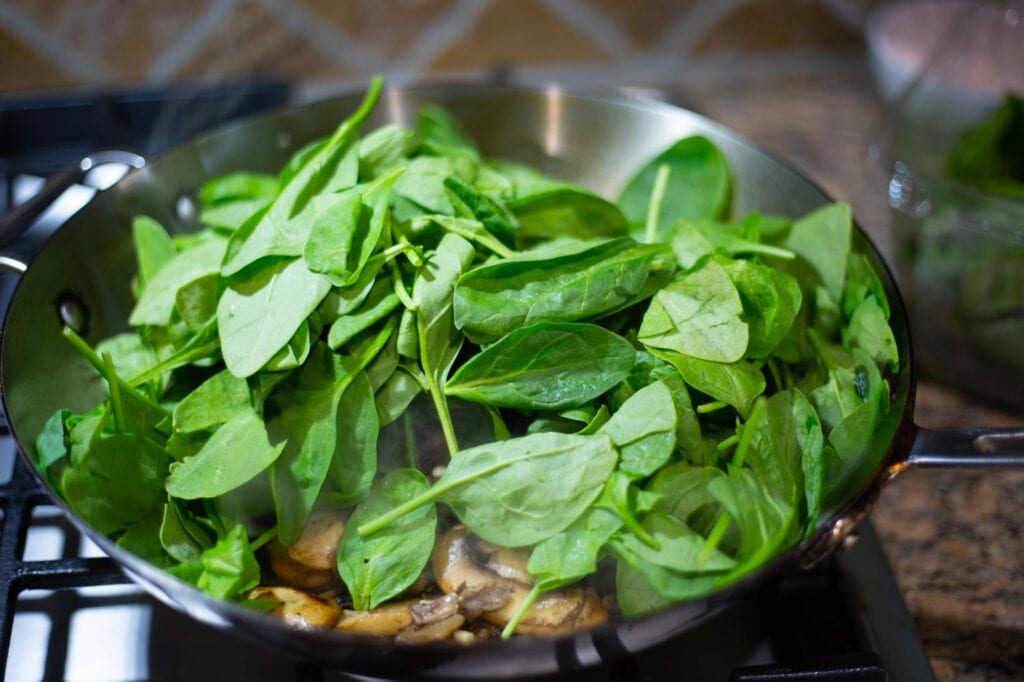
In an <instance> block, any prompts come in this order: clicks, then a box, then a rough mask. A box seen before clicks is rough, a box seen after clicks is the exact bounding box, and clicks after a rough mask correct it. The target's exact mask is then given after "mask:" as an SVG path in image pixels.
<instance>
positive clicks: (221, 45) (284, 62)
mask: <svg viewBox="0 0 1024 682" xmlns="http://www.w3.org/2000/svg"><path fill="white" fill-rule="evenodd" d="M351 75H352V74H351V72H349V71H348V70H346V69H345V67H343V66H341V65H340V64H338V63H337V61H336V60H335V59H333V58H332V57H331V56H330V55H327V54H324V53H323V52H322V51H320V50H319V49H318V48H317V47H316V46H315V45H313V44H312V43H311V41H309V40H308V39H307V38H306V37H305V36H302V35H299V34H298V33H295V32H293V31H291V30H290V29H289V28H288V27H287V26H285V25H284V23H283V22H282V21H281V20H280V19H279V18H278V17H276V16H274V15H273V14H271V13H269V12H267V11H266V10H264V9H263V8H262V7H260V6H259V5H257V4H255V3H253V2H248V1H247V2H243V3H241V4H239V5H238V6H237V7H235V8H234V10H233V11H232V12H230V13H229V14H228V15H227V16H226V17H225V18H224V20H223V21H222V22H221V25H220V26H218V27H217V28H216V29H215V30H213V31H212V32H211V34H210V36H209V37H208V38H207V39H206V40H205V41H204V42H203V43H201V44H200V45H199V46H198V47H197V49H196V51H195V52H194V53H193V54H192V56H191V58H189V59H188V61H187V62H186V63H185V64H184V65H183V67H182V68H181V69H180V70H179V71H178V72H177V73H176V74H175V78H178V79H181V78H193V79H200V80H207V81H210V80H224V79H227V78H237V77H266V78H284V79H287V80H290V81H303V80H306V81H309V80H321V79H330V78H345V77H351Z"/></svg>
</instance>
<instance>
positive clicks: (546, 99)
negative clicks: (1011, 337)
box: [0, 86, 1024, 679]
mask: <svg viewBox="0 0 1024 682" xmlns="http://www.w3.org/2000/svg"><path fill="white" fill-rule="evenodd" d="M357 99H358V96H357V95H351V96H344V97H339V98H336V99H332V100H328V101H324V102H320V103H316V104H312V105H308V106H304V107H301V108H298V109H291V110H284V111H280V112H277V113H274V114H270V115H266V116H261V117H258V118H254V119H250V120H247V121H243V122H240V123H236V124H231V125H229V126H226V127H224V128H222V129H220V130H218V131H216V132H214V133H211V134H208V135H205V136H203V137H200V138H198V139H197V140H195V141H194V142H192V143H190V144H188V145H185V146H183V147H180V148H178V149H176V150H174V151H172V152H170V153H168V154H167V155H165V156H164V157H162V158H160V159H158V160H156V161H154V162H152V163H150V164H148V165H147V166H146V167H145V168H143V169H141V170H138V171H135V172H133V173H131V174H130V175H128V176H127V177H125V179H124V180H122V181H121V182H120V183H119V184H117V185H116V186H114V187H113V188H112V189H110V190H108V191H106V192H103V193H101V194H100V195H98V196H97V197H96V198H95V199H94V200H93V201H92V202H91V203H90V204H89V205H87V206H86V207H85V208H84V209H83V210H82V211H81V212H80V213H78V214H77V215H76V216H75V217H74V218H72V219H71V220H70V221H69V222H68V223H67V224H66V225H65V226H64V227H63V228H61V229H60V230H59V231H58V232H57V233H56V234H55V235H54V236H53V237H52V239H51V240H50V241H49V242H48V243H47V244H46V246H45V247H44V248H43V250H42V251H41V252H40V254H39V255H38V256H37V258H36V259H35V261H34V262H33V263H32V265H31V267H29V269H28V271H27V272H26V273H25V275H24V277H23V279H22V281H21V282H20V284H19V287H18V289H17V291H16V293H15V297H14V300H13V301H12V304H11V306H10V309H9V312H8V316H7V319H6V322H5V329H4V343H3V346H2V348H0V377H2V382H3V386H4V389H5V390H4V403H5V408H6V411H7V414H8V417H9V420H10V423H11V424H12V427H13V429H14V431H15V435H16V436H17V437H18V440H19V443H20V445H21V447H22V448H23V449H24V448H29V449H31V448H32V441H33V439H34V436H35V434H36V433H38V431H39V430H40V428H41V427H42V425H43V423H44V421H45V420H46V419H47V418H48V417H49V415H50V414H51V413H52V412H53V411H54V410H56V409H58V408H60V407H69V408H71V409H72V410H79V411H84V410H86V409H89V408H91V407H92V406H93V405H94V404H95V403H96V402H98V401H99V400H100V399H101V397H102V396H103V386H102V383H101V382H100V380H99V379H98V377H97V376H96V375H95V373H94V372H93V370H92V369H91V368H90V367H89V366H88V365H87V364H86V363H85V361H84V360H82V359H81V358H80V357H79V356H78V355H77V353H76V352H75V351H74V350H73V349H72V348H71V347H70V346H69V345H68V344H67V343H66V342H65V341H64V340H63V339H62V337H61V334H60V330H61V325H62V323H63V322H62V318H61V315H60V314H59V311H58V309H59V307H60V304H61V302H66V301H67V300H72V299H73V300H75V301H77V302H78V304H79V306H80V311H79V312H80V313H81V315H82V316H83V319H82V320H80V322H81V324H82V325H83V329H84V330H85V331H84V334H85V336H86V339H87V340H88V341H89V342H90V343H96V342H97V341H99V340H100V339H102V338H104V337H106V336H108V335H110V334H112V333H115V332H117V331H121V330H123V329H125V328H126V324H125V320H126V317H127V311H128V310H129V309H130V307H131V305H132V301H131V297H130V293H129V286H128V283H129V280H130V278H131V276H132V275H133V274H134V271H135V262H134V255H133V251H132V245H131V238H130V224H131V219H132V217H133V216H134V215H136V214H139V213H145V214H147V215H150V216H152V217H153V218H155V219H156V220H158V221H160V222H161V223H162V224H164V225H165V226H167V227H168V228H169V229H171V230H172V231H178V232H185V231H190V230H194V229H196V228H197V225H195V224H194V223H193V222H192V220H194V218H193V216H194V212H190V211H182V210H180V207H181V206H182V205H183V203H188V202H189V201H190V200H191V198H192V196H193V194H194V192H195V190H196V188H197V187H198V186H200V185H201V184H202V183H203V182H204V181H205V180H206V179H208V178H210V177H214V176H218V175H221V174H223V173H227V172H230V171H235V170H242V169H248V170H259V171H277V170H278V169H279V168H280V167H281V165H282V164H283V163H284V162H285V160H286V159H287V158H288V157H289V156H290V155H291V154H292V153H293V152H294V151H295V150H297V149H298V148H299V147H301V146H302V145H303V144H305V143H306V142H309V141H310V140H313V139H315V138H317V137H320V136H323V135H325V134H327V133H329V132H330V131H332V130H333V128H334V127H335V126H336V125H337V123H338V122H339V121H340V120H341V119H342V118H344V117H345V116H346V115H347V114H348V113H349V112H350V111H351V110H352V108H354V106H355V104H356V102H357ZM428 102H431V103H437V104H440V105H442V106H445V107H447V108H448V109H449V110H450V111H452V112H453V114H454V115H455V116H456V117H457V118H458V119H459V120H460V121H461V122H462V123H463V124H464V125H465V127H466V128H467V129H468V130H469V132H470V133H471V134H472V135H473V136H474V138H475V139H477V140H478V141H479V142H480V144H481V146H482V147H483V150H484V152H485V153H486V154H488V155H491V156H502V157H507V158H511V159H513V160H516V161H520V162H525V163H529V164H532V165H535V166H538V167H540V168H541V169H543V170H544V171H546V172H548V173H551V174H553V175H557V176H561V177H565V178H567V179H570V180H573V181H576V182H580V183H582V184H584V185H587V186H589V187H590V188H592V189H594V190H596V191H598V192H600V193H602V194H604V195H606V196H614V194H615V193H616V191H617V190H618V188H619V187H620V186H621V185H622V184H623V183H624V182H625V180H626V179H627V178H628V177H629V176H630V175H631V174H632V172H633V171H634V170H635V169H636V168H637V167H639V166H640V165H641V164H642V163H643V162H645V161H646V160H647V159H649V158H650V157H651V156H653V155H654V154H655V153H657V152H659V151H660V150H662V149H663V148H665V147H667V146H668V145H669V144H671V143H672V142H674V141H675V140H676V139H678V138H679V137H681V136H685V135H691V134H702V135H705V136H707V137H709V138H710V139H711V140H713V141H714V142H715V143H716V144H717V145H718V146H719V147H720V148H721V149H722V151H723V152H724V153H725V155H726V156H727V157H728V158H729V161H730V164H731V167H732V169H733V173H734V176H735V177H734V180H735V191H734V206H735V212H736V213H737V214H742V213H744V212H747V211H751V210H758V211H761V212H765V213H774V214H781V215H799V214H802V213H805V212H807V211H809V210H811V209H813V208H815V207H817V206H819V205H821V204H823V203H826V202H828V201H829V198H828V197H827V196H826V195H825V194H824V193H823V192H822V191H821V190H819V189H818V188H817V187H815V186H814V185H813V184H812V183H811V182H809V181H807V180H806V179H804V178H803V177H801V176H800V175H799V174H798V173H796V172H794V171H793V170H792V169H790V168H788V167H787V166H785V165H783V164H781V163H780V162H778V161H776V160H774V159H772V158H771V157H769V156H768V155H766V154H764V153H763V152H761V151H759V150H757V149H756V148H754V147H752V146H750V145H749V144H747V143H746V142H744V141H743V140H741V139H739V138H737V137H736V136H735V135H734V134H732V133H731V132H730V131H728V130H727V129H725V128H723V127H721V126H719V125H717V124H715V123H713V122H712V121H709V120H707V119H705V118H703V117H700V116H698V115H696V114H693V113H691V112H688V111H685V110H681V109H678V108H675V107H671V106H669V105H665V104H660V103H655V102H645V101H638V100H629V99H623V98H593V97H586V96H580V95H573V94H568V93H566V92H563V91H562V90H560V89H558V88H554V87H552V88H547V89H543V90H528V89H515V88H500V87H480V86H466V87H453V86H446V87H434V88H431V87H423V88H413V89H407V90H389V91H387V92H386V93H385V96H384V98H383V100H382V102H381V104H380V105H379V107H378V111H377V114H376V116H375V118H374V119H373V120H371V122H370V124H369V126H368V128H369V127H373V126H375V125H377V124H380V123H383V122H385V121H394V122H398V123H403V124H406V125H411V124H412V123H413V121H414V117H415V113H416V110H417V108H418V107H419V106H420V105H422V104H425V103H428ZM855 247H856V248H857V249H858V250H860V251H863V252H864V253H866V254H867V255H868V257H869V258H870V260H871V261H872V263H873V264H874V265H875V267H876V268H877V269H878V270H879V272H880V275H881V278H882V280H883V284H884V286H885V289H886V291H887V293H888V295H889V297H890V300H891V301H892V302H893V306H892V308H893V326H894V329H895V332H896V340H897V343H898V345H899V348H900V350H901V357H902V358H903V361H904V362H903V365H902V367H901V370H900V372H899V373H898V374H897V375H895V376H893V377H891V379H890V381H891V383H892V386H893V405H894V409H893V411H892V413H891V414H890V418H889V419H888V420H887V421H886V422H885V423H884V424H883V425H882V427H881V428H880V429H879V431H878V432H877V433H876V434H875V436H874V438H873V448H872V452H873V457H871V458H869V459H867V460H865V462H864V463H863V466H862V467H861V469H860V470H859V471H857V472H854V473H853V474H852V477H851V480H849V481H847V482H846V485H845V488H846V489H847V490H849V491H850V494H848V495H846V496H844V498H843V499H838V500H834V501H833V502H834V504H833V505H832V510H831V511H832V514H831V515H830V516H829V517H828V518H826V519H825V521H823V522H822V524H821V525H820V527H819V530H818V532H817V533H816V534H815V535H814V537H812V538H809V539H808V540H806V541H805V542H803V543H802V544H801V545H800V546H799V547H795V548H792V549H791V550H790V551H789V552H787V553H786V554H784V555H782V556H780V557H777V558H776V559H775V560H773V561H772V562H770V563H769V564H768V565H766V566H764V567H762V569H760V570H759V571H757V572H756V573H753V574H751V575H749V576H747V577H746V578H744V579H742V580H740V581H738V582H736V583H734V584H733V585H731V586H729V587H727V588H725V589H723V590H721V591H719V592H717V593H715V594H713V595H710V596H708V597H706V598H704V599H700V600H695V601H691V602H687V603H683V604H680V605H677V606H675V607H673V608H671V609H667V610H665V611H662V612H660V613H657V614H653V615H651V616H648V617H646V618H642V619H638V620H634V621H628V622H627V621H618V622H614V623H611V624H609V625H608V626H605V627H602V628H599V629H597V630H594V631H591V632H584V633H580V634H577V635H574V636H570V637H564V638H560V639H554V640H547V639H529V638H521V639H514V640H512V641H509V642H497V643H489V644H485V645H481V646H477V647H471V648H466V649H461V648H458V647H454V646H448V645H437V646H430V647H408V646H405V647H403V646H398V645H394V644H391V643H387V642H381V641H377V640H366V639H356V638H347V639H343V638H340V637H338V636H333V635H332V634H330V633H300V632H296V631H293V630H290V629H288V628H287V627H286V626H284V625H283V624H281V623H280V622H278V621H276V620H274V619H272V618H270V617H267V616H263V615H262V614H258V613H255V612H253V611H250V610H246V609H242V608H240V607H237V606H234V605H231V604H224V603H220V602H215V601H212V600H210V599H208V598H206V597H205V596H204V595H203V594H202V593H200V592H199V591H197V590H195V589H193V588H192V587H190V586H187V585H184V584H183V583H180V582H178V581H177V580H176V579H174V578H172V577H170V576H169V575H167V574H165V573H163V572H162V571H160V570H158V569H156V568H154V567H152V566H150V565H149V564H147V563H145V562H142V561H140V560H139V559H137V558H135V557H134V556H133V555H130V554H127V553H125V552H124V551H122V550H120V549H119V548H117V547H116V546H115V545H114V543H112V542H111V541H109V540H108V539H106V538H104V537H103V536H101V535H99V534H98V533H96V532H94V531H93V530H92V529H91V528H88V527H87V526H85V525H84V524H83V523H82V522H81V520H79V519H77V518H75V517H74V516H73V515H72V519H73V520H74V522H75V523H76V524H77V525H78V526H79V527H81V528H82V530H83V531H84V532H85V533H87V534H88V535H89V536H90V537H92V538H93V539H94V540H95V541H96V542H97V543H98V544H99V545H100V546H101V547H102V548H103V549H104V550H105V551H106V552H108V553H109V554H110V555H111V556H112V557H113V558H115V559H116V560H117V561H118V562H120V563H121V564H122V565H123V566H124V567H125V568H126V572H127V573H128V574H129V575H130V576H131V577H132V578H133V579H134V580H136V581H138V582H139V583H140V584H141V585H142V586H143V587H144V588H145V589H147V590H148V591H150V592H151V593H152V594H154V595H155V596H156V597H157V598H159V599H160V600H162V601H164V602H165V603H167V604H169V605H171V606H173V607H175V608H178V609H180V610H182V611H185V612H187V613H189V614H190V615H192V616H193V617H195V618H197V619H199V620H202V621H204V622H206V623H210V624H213V625H216V626H220V627H231V628H233V629H235V630H237V631H239V632H242V633H245V634H248V635H250V636H253V637H257V638H259V639H261V640H262V641H264V642H269V643H271V644H273V645H276V646H280V647H283V648H285V649H287V650H289V651H291V652H293V653H295V654H296V655H299V656H304V657H308V658H313V659H317V660H321V661H324V662H326V663H328V664H332V665H336V666H339V667H342V668H344V669H346V670H351V671H355V672H369V673H374V674H378V675H387V674H392V675H394V674H399V675H409V674H411V673H412V672H413V671H419V672H420V673H421V674H424V675H429V676H435V677H440V678H448V679H450V678H453V677H482V676H487V677H511V676H522V675H528V674H540V673H550V672H555V671H558V670H566V669H571V668H576V667H583V666H586V665H588V664H592V663H595V662H598V661H600V660H603V659H606V658H614V657H616V656H621V655H623V654H625V653H629V652H633V651H638V650H640V649H644V648H646V647H649V646H651V645H653V644H655V643H658V642H660V641H663V640H665V639H667V638H669V637H671V636H672V635H674V634H678V633H680V632H682V631H684V630H686V629H688V628H691V627H693V626H694V625H695V624H697V623H699V622H700V621H701V620H702V619H703V618H705V617H707V616H708V615H710V614H712V613H714V612H715V611H716V610H717V609H719V608H720V607H721V606H722V605H724V604H726V603H728V602H729V600H730V599H732V598H733V597H734V596H735V595H736V594H737V593H739V592H743V591H745V590H747V589H749V588H750V587H752V586H753V585H755V584H757V583H760V582H761V581H764V580H766V579H769V578H770V577H772V576H774V575H777V574H778V573H779V572H780V571H783V570H790V569H792V568H793V567H794V566H796V565H797V564H798V563H799V561H800V559H801V558H802V559H803V560H804V562H805V563H813V561H814V560H816V559H817V558H819V557H820V556H824V554H825V553H826V552H827V551H831V549H832V548H833V547H835V546H837V545H839V544H842V541H843V539H844V538H845V537H846V535H847V534H848V533H849V532H850V531H852V529H853V526H855V521H856V520H857V519H859V518H860V516H861V515H862V514H863V513H864V510H866V508H867V507H868V505H869V504H870V503H871V502H872V501H873V500H874V498H875V497H876V496H877V494H878V493H879V492H880V490H881V488H882V486H883V485H884V483H885V482H886V481H887V480H888V479H889V478H890V475H889V474H890V473H891V472H892V471H894V470H895V467H897V466H898V464H899V463H900V462H902V461H903V459H904V456H905V453H907V452H908V451H909V449H910V445H911V441H912V439H913V438H914V436H915V434H916V429H915V428H914V427H913V425H912V423H911V422H910V419H909V416H908V415H909V414H911V412H912V402H913V401H912V395H913V393H912V384H913V379H912V375H911V371H910V364H911V363H910V342H909V338H908V335H907V329H906V317H905V314H904V311H903V307H902V304H901V302H900V299H899V296H898V293H897V292H896V290H895V288H894V285H893V281H892V278H891V276H890V275H889V273H888V270H887V269H886V268H885V266H884V264H883V263H882V261H881V259H880V257H879V256H878V253H877V251H876V250H875V249H874V247H873V246H872V245H871V244H870V243H869V241H868V240H867V238H866V237H865V236H864V234H863V233H862V232H861V231H860V230H857V231H856V233H855ZM1022 461H1024V458H1022ZM61 504H62V506H63V507H64V508H65V511H68V510H67V507H66V505H63V503H61ZM69 513H70V512H69Z"/></svg>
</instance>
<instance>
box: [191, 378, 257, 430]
mask: <svg viewBox="0 0 1024 682" xmlns="http://www.w3.org/2000/svg"><path fill="white" fill-rule="evenodd" d="M251 409H252V407H251V405H250V402H249V385H248V384H247V383H246V381H245V379H239V378H238V377H236V376H235V375H233V374H232V373H231V372H229V371H227V370H223V371H220V372H217V373H216V374H214V375H213V376H212V377H210V378H209V379H207V380H206V381H204V382H203V383H201V384H200V385H199V386H198V387H197V388H196V389H195V390H194V391H192V392H191V393H189V394H188V395H187V396H185V397H184V398H183V399H182V401H181V402H180V403H178V404H177V405H176V406H175V407H174V413H173V424H174V430H175V431H176V432H178V433H195V432H196V431H203V430H205V429H209V428H211V427H214V426H219V425H221V424H224V423H225V422H228V421H230V420H231V418H232V417H235V416H236V415H238V414H240V413H242V412H248V411H249V410H251Z"/></svg>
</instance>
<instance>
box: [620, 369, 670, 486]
mask: <svg viewBox="0 0 1024 682" xmlns="http://www.w3.org/2000/svg"><path fill="white" fill-rule="evenodd" d="M602 430H603V431H604V432H605V433H606V434H608V437H609V438H611V439H612V442H613V443H615V445H616V447H618V449H619V457H620V461H619V469H620V470H621V471H623V472H624V473H626V474H627V475H629V476H632V477H636V478H643V477H646V476H650V475H651V474H653V473H654V472H655V471H657V470H658V469H660V468H661V467H662V466H663V465H664V464H665V462H667V461H668V459H669V457H671V456H672V452H673V451H674V450H675V446H676V407H675V402H674V400H673V398H672V394H671V392H670V391H669V389H668V386H666V385H665V384H664V383H662V382H660V381H656V382H654V383H652V384H650V385H649V386H645V387H644V388H641V389H640V390H639V391H637V392H636V393H634V394H633V396H632V397H631V398H630V399H629V400H627V401H626V402H625V403H623V405H622V407H620V408H619V409H618V411H617V412H616V413H615V414H614V415H612V417H611V419H609V420H608V422H607V423H606V424H605V425H604V426H603V427H602Z"/></svg>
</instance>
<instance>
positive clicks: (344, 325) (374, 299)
mask: <svg viewBox="0 0 1024 682" xmlns="http://www.w3.org/2000/svg"><path fill="white" fill-rule="evenodd" d="M400 303H401V301H400V300H399V299H398V296H397V295H395V292H394V287H392V286H391V282H390V281H388V280H387V279H378V280H377V282H376V283H375V284H374V285H373V289H371V290H370V294H369V296H367V298H366V300H365V301H364V302H363V304H362V305H361V306H360V307H359V308H358V309H357V310H354V311H352V312H350V313H348V314H346V315H342V316H340V317H339V318H338V319H337V320H335V321H334V324H332V325H331V330H330V332H328V334H327V345H328V346H330V347H331V349H332V350H337V349H338V348H340V347H341V346H343V345H344V344H346V343H348V342H349V341H350V340H352V338H354V337H355V336H356V335H357V334H359V333H360V332H362V331H365V330H366V329H369V328H370V327H372V326H373V325H374V324H376V323H377V322H380V321H381V320H382V319H384V318H385V317H387V316H388V315H390V314H391V313H392V312H394V310H395V309H396V308H398V306H399V305H400Z"/></svg>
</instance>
